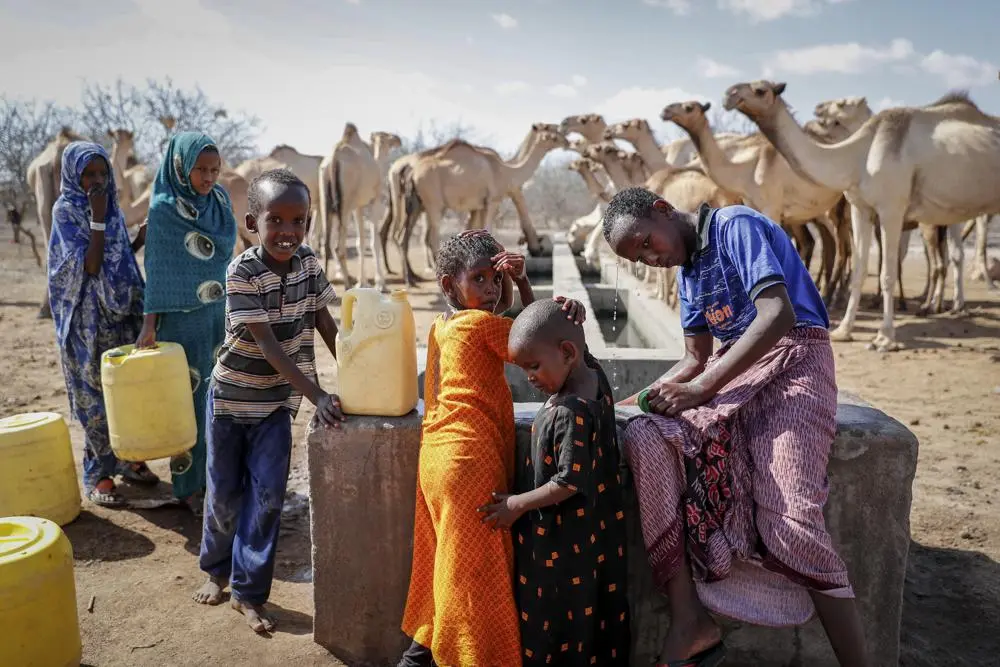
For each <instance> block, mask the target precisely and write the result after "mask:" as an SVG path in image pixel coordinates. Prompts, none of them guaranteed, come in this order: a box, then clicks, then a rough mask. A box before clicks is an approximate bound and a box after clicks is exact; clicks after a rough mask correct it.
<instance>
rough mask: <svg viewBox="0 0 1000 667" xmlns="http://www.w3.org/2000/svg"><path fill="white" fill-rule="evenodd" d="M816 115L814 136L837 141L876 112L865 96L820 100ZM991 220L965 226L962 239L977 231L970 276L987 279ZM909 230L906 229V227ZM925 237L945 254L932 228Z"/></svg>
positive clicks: (878, 248)
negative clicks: (816, 132)
mask: <svg viewBox="0 0 1000 667" xmlns="http://www.w3.org/2000/svg"><path fill="white" fill-rule="evenodd" d="M815 115H816V117H817V118H818V119H820V121H821V122H820V134H821V135H823V136H822V137H820V136H819V135H814V136H817V138H820V139H821V140H825V141H826V143H836V142H837V141H843V140H844V139H846V138H847V137H849V136H850V135H851V134H853V133H854V132H856V131H857V130H858V129H859V128H860V127H861V126H862V125H863V124H864V122H865V121H867V120H868V119H869V118H871V117H872V116H873V115H874V113H873V112H872V110H871V108H870V107H869V106H868V102H867V100H866V99H865V98H864V97H845V98H840V99H837V100H831V101H828V102H820V103H819V104H817V105H816V111H815ZM808 125H809V124H808V123H807V126H808ZM990 220H992V216H988V215H980V216H976V218H975V219H974V220H969V221H968V222H966V224H965V228H964V229H963V231H962V236H961V240H962V242H963V243H964V242H965V239H966V237H968V235H969V234H970V233H971V232H972V231H973V229H974V230H975V232H976V251H975V260H974V265H973V269H972V273H971V274H970V275H969V278H970V279H971V280H984V279H986V241H987V226H988V224H989V222H990ZM905 229H906V228H905V226H904V230H905ZM878 230H879V228H878V227H875V232H876V239H875V240H876V246H875V248H876V251H877V253H878V259H879V266H881V261H882V255H881V253H882V250H881V243H879V237H878ZM948 234H949V235H951V234H953V232H951V231H949V232H948ZM908 237H909V234H908V233H907V232H905V231H904V234H903V239H902V241H901V249H900V257H901V259H903V258H905V257H906V248H907V246H908V243H909V241H908ZM923 238H924V242H925V244H926V243H930V245H929V246H927V245H925V249H926V250H927V252H928V253H930V252H937V253H938V255H939V257H943V256H944V248H938V247H936V245H935V244H936V243H937V239H938V235H937V234H931V233H930V232H929V231H928V232H927V233H924V234H923ZM955 242H956V241H955V239H954V238H953V241H952V245H954V243H955ZM950 257H951V261H952V264H953V267H954V262H955V261H956V255H955V250H954V248H952V250H951V253H950ZM928 262H930V255H928ZM900 264H902V261H900ZM929 266H930V265H929ZM936 270H937V272H938V273H939V274H941V275H942V279H943V271H944V267H943V265H942V266H939V267H937V268H936ZM930 276H931V269H930V268H929V269H928V281H929V280H930ZM899 284H900V301H901V302H902V299H903V297H902V279H900V280H899ZM987 287H989V288H990V289H992V288H994V285H993V282H992V281H989V280H987ZM931 289H937V288H932V287H930V284H929V283H928V284H927V285H925V287H924V294H925V301H924V306H922V307H921V310H926V306H927V305H928V304H929V303H930V302H929V300H928V299H927V298H926V297H927V296H929V295H930V291H929V290H931ZM940 289H941V290H943V289H944V287H943V286H941V287H940ZM880 291H881V289H880ZM931 310H933V309H931Z"/></svg>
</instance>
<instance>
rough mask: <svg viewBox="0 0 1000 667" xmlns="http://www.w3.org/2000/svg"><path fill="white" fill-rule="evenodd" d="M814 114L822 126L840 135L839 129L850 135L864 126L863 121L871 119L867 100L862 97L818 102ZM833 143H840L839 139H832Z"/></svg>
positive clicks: (871, 113) (870, 110)
mask: <svg viewBox="0 0 1000 667" xmlns="http://www.w3.org/2000/svg"><path fill="white" fill-rule="evenodd" d="M815 114H816V118H817V119H818V120H820V121H822V122H823V124H824V126H826V127H828V128H830V129H833V130H835V134H839V133H840V129H839V128H843V129H844V130H846V131H847V133H848V134H850V133H853V132H855V131H856V130H857V129H858V128H860V127H861V126H862V125H864V124H865V121H867V120H868V119H869V118H871V117H872V115H873V112H872V109H871V107H870V106H868V100H867V99H865V98H864V97H841V98H839V99H836V100H828V101H826V102H820V103H819V104H817V105H816V109H815ZM838 126H839V128H838ZM844 138H846V137H844ZM834 141H840V139H834Z"/></svg>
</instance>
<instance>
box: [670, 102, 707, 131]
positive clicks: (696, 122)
mask: <svg viewBox="0 0 1000 667" xmlns="http://www.w3.org/2000/svg"><path fill="white" fill-rule="evenodd" d="M711 108H712V103H711V102H705V103H702V102H699V101H698V100H688V101H687V102H674V103H673V104H668V105H667V106H665V107H663V111H661V112H660V118H661V119H663V120H664V121H665V122H668V123H676V124H678V125H680V126H681V127H682V128H684V129H685V130H687V131H688V132H698V131H699V130H700V129H702V128H703V127H704V126H705V125H706V124H707V123H708V119H707V118H706V117H705V112H706V111H708V110H709V109H711Z"/></svg>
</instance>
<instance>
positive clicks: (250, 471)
mask: <svg viewBox="0 0 1000 667" xmlns="http://www.w3.org/2000/svg"><path fill="white" fill-rule="evenodd" d="M207 403H208V405H207V407H206V412H205V416H206V422H207V423H208V424H209V427H208V429H207V433H206V435H207V440H208V461H207V473H208V474H207V480H206V481H207V486H208V488H207V491H206V494H205V520H204V523H203V525H202V536H201V554H200V556H199V558H198V564H199V565H200V566H201V569H202V570H203V571H205V572H207V573H208V574H209V575H211V576H213V577H219V578H222V579H227V578H228V579H229V582H230V586H231V587H232V591H233V597H234V598H236V599H237V600H240V601H242V602H247V603H249V604H264V603H265V602H267V598H268V596H269V595H270V594H271V579H272V577H273V575H274V555H275V550H276V548H277V543H278V526H279V523H280V521H281V507H282V505H283V504H284V501H285V486H286V485H287V483H288V465H289V459H290V457H291V453H292V416H291V413H290V412H288V410H285V409H280V410H275V411H274V412H273V413H271V415H270V416H269V417H267V418H266V419H264V420H263V421H261V422H260V423H258V424H239V423H236V422H234V421H233V420H232V419H229V418H225V417H220V418H216V417H215V414H214V410H213V409H212V390H211V389H209V391H208V400H207Z"/></svg>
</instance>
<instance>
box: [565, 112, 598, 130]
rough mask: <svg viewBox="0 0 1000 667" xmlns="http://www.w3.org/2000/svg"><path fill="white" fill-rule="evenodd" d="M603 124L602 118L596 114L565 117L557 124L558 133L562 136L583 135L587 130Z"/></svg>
mask: <svg viewBox="0 0 1000 667" xmlns="http://www.w3.org/2000/svg"><path fill="white" fill-rule="evenodd" d="M603 124H604V118H603V117H602V116H601V115H600V114H596V113H588V114H583V115H582V116H566V117H565V118H563V120H562V122H561V123H559V131H560V132H562V133H563V134H569V133H570V132H576V133H578V134H583V133H584V131H586V130H587V129H588V128H590V127H593V126H595V125H603Z"/></svg>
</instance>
